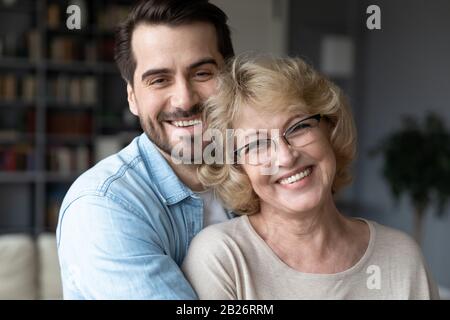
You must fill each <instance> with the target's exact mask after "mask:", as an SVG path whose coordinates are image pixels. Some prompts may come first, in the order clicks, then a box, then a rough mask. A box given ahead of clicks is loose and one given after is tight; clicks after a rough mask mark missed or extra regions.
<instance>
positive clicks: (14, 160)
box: [0, 144, 35, 171]
mask: <svg viewBox="0 0 450 320" xmlns="http://www.w3.org/2000/svg"><path fill="white" fill-rule="evenodd" d="M34 167H35V160H34V149H33V148H32V146H30V145H27V144H19V145H15V146H0V171H27V170H33V169H34Z"/></svg>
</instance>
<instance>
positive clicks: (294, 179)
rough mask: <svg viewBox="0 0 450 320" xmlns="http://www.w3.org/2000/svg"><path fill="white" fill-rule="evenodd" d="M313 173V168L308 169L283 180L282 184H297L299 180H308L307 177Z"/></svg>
mask: <svg viewBox="0 0 450 320" xmlns="http://www.w3.org/2000/svg"><path fill="white" fill-rule="evenodd" d="M311 171H312V168H311V167H308V168H306V169H305V170H303V171H302V172H299V173H297V174H294V175H292V176H290V177H287V178H284V179H281V180H280V184H291V183H294V182H297V181H299V180H302V179H304V178H306V177H307V176H309V175H310V174H311Z"/></svg>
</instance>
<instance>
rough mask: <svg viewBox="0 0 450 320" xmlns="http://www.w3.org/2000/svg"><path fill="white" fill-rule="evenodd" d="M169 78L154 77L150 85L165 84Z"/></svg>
mask: <svg viewBox="0 0 450 320" xmlns="http://www.w3.org/2000/svg"><path fill="white" fill-rule="evenodd" d="M166 81H167V80H166V79H164V78H158V79H154V80H152V81H150V82H149V84H150V85H155V84H163V83H165V82H166Z"/></svg>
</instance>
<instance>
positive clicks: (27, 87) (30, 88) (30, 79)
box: [22, 74, 37, 102]
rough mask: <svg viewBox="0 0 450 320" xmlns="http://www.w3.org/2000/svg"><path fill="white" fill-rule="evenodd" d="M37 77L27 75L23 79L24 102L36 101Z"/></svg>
mask: <svg viewBox="0 0 450 320" xmlns="http://www.w3.org/2000/svg"><path fill="white" fill-rule="evenodd" d="M36 91H37V90H36V77H35V76H34V75H32V74H27V75H26V76H25V77H24V78H23V79H22V99H23V101H24V102H33V101H35V99H36Z"/></svg>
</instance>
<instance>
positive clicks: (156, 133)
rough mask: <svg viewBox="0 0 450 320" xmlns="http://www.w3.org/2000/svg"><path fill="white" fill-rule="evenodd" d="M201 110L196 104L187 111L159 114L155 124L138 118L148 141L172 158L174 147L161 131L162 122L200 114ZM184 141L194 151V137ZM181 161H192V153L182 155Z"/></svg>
mask: <svg viewBox="0 0 450 320" xmlns="http://www.w3.org/2000/svg"><path fill="white" fill-rule="evenodd" d="M202 109H203V106H202V105H201V104H196V105H195V106H193V107H192V109H191V110H189V111H185V110H181V109H177V110H176V111H175V112H171V113H168V112H161V113H160V114H158V116H157V120H156V121H157V124H155V123H154V122H153V121H152V120H151V119H150V118H148V119H142V118H141V117H140V118H139V122H140V124H141V127H142V130H143V131H144V132H145V134H146V135H147V137H148V138H149V139H150V141H152V142H153V143H154V144H155V145H156V146H157V147H158V148H159V149H160V150H161V151H162V152H164V153H166V154H167V155H168V156H172V151H173V149H174V147H175V146H174V145H172V144H171V143H170V140H169V137H168V136H167V133H166V132H165V131H164V129H163V122H164V121H168V120H170V121H173V120H176V119H178V118H188V117H192V116H195V115H198V114H201V112H202ZM185 140H189V141H185V142H184V143H190V144H191V150H194V136H191V137H189V138H185ZM186 158H187V159H186ZM183 159H185V160H192V161H193V160H194V154H193V151H192V152H191V155H183Z"/></svg>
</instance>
